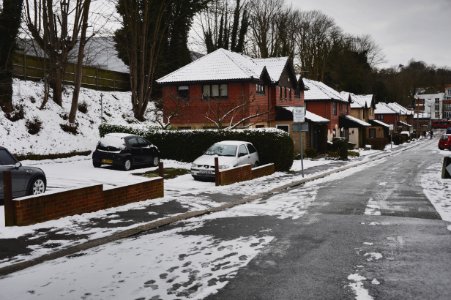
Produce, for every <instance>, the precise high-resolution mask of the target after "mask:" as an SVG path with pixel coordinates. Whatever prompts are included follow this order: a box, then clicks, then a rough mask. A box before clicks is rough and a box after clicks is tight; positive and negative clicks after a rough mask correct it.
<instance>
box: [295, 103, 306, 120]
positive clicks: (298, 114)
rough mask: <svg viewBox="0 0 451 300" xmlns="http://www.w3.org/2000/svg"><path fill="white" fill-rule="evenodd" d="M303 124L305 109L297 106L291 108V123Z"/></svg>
mask: <svg viewBox="0 0 451 300" xmlns="http://www.w3.org/2000/svg"><path fill="white" fill-rule="evenodd" d="M304 122H305V107H304V106H299V107H294V108H293V123H304Z"/></svg>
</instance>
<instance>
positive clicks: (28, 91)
mask: <svg viewBox="0 0 451 300" xmlns="http://www.w3.org/2000/svg"><path fill="white" fill-rule="evenodd" d="M43 90H44V86H43V84H42V83H37V82H32V81H23V80H18V79H15V80H14V96H13V105H14V106H16V107H18V106H22V107H23V112H24V118H23V119H21V120H18V121H15V122H12V121H10V120H9V119H7V118H6V117H5V115H4V113H3V112H1V111H0V145H1V146H4V147H6V148H8V149H9V150H10V151H11V152H12V153H14V154H19V155H25V154H58V153H70V152H73V151H77V152H79V151H89V150H93V149H94V147H95V145H96V143H97V141H98V139H99V131H98V127H99V125H100V123H101V106H100V98H101V94H103V118H104V122H107V123H113V124H122V125H125V124H128V122H130V121H133V120H134V118H132V116H133V113H132V106H131V101H130V93H129V92H101V91H95V90H90V89H85V88H82V89H81V91H80V100H79V103H86V104H87V112H86V113H82V112H80V111H78V113H77V122H78V123H79V126H78V134H77V135H74V134H71V133H68V132H65V131H63V130H62V128H61V124H67V115H68V114H69V111H70V105H71V100H72V90H73V87H72V86H66V90H65V92H64V93H63V106H62V107H60V106H58V105H56V104H55V103H54V102H53V101H52V100H51V99H50V100H49V102H48V103H47V105H46V107H45V108H44V109H43V110H40V109H39V108H40V106H41V104H42V95H43ZM148 117H149V118H150V119H151V116H150V115H149V116H148ZM35 118H38V119H39V120H40V121H41V122H42V128H41V130H40V132H39V133H38V134H35V135H32V134H30V133H28V130H27V128H26V122H27V121H28V120H30V121H31V120H33V119H35ZM149 118H148V119H149ZM127 120H128V122H127ZM141 125H143V126H150V125H153V123H151V122H148V123H144V124H141Z"/></svg>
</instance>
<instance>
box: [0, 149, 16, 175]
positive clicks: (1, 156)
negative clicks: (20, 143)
mask: <svg viewBox="0 0 451 300" xmlns="http://www.w3.org/2000/svg"><path fill="white" fill-rule="evenodd" d="M15 164H16V160H15V159H14V157H12V156H11V154H9V153H8V151H6V150H5V149H0V165H15ZM2 176H3V174H2Z"/></svg>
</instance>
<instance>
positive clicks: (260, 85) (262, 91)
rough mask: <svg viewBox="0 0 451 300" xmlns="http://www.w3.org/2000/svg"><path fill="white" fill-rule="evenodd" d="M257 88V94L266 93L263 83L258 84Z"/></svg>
mask: <svg viewBox="0 0 451 300" xmlns="http://www.w3.org/2000/svg"><path fill="white" fill-rule="evenodd" d="M255 90H256V92H257V94H260V95H264V94H265V86H264V85H262V84H258V83H257V84H256V87H255Z"/></svg>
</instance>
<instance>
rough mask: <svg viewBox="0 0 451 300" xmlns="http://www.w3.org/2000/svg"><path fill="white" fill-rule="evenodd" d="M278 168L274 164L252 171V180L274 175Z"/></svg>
mask: <svg viewBox="0 0 451 300" xmlns="http://www.w3.org/2000/svg"><path fill="white" fill-rule="evenodd" d="M275 171H276V167H275V166H274V164H267V165H263V166H260V167H256V168H253V169H252V179H254V178H259V177H263V176H268V175H271V174H274V172H275Z"/></svg>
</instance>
